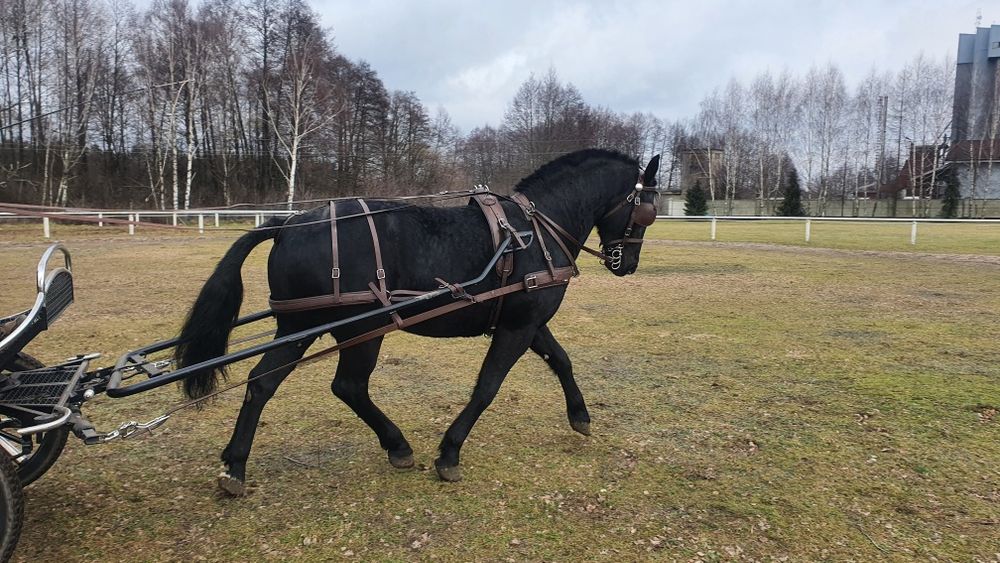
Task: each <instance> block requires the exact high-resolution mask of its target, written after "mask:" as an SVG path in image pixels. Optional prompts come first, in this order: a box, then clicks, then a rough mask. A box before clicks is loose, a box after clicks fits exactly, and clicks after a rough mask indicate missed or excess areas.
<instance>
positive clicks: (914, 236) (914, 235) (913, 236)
mask: <svg viewBox="0 0 1000 563" xmlns="http://www.w3.org/2000/svg"><path fill="white" fill-rule="evenodd" d="M910 244H917V221H916V220H914V221H913V223H912V224H911V225H910Z"/></svg>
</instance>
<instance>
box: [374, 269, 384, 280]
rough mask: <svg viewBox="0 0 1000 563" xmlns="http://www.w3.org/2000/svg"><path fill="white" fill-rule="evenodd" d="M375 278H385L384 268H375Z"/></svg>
mask: <svg viewBox="0 0 1000 563" xmlns="http://www.w3.org/2000/svg"><path fill="white" fill-rule="evenodd" d="M375 279H379V280H384V279H385V270H384V269H382V268H379V269H377V270H375Z"/></svg>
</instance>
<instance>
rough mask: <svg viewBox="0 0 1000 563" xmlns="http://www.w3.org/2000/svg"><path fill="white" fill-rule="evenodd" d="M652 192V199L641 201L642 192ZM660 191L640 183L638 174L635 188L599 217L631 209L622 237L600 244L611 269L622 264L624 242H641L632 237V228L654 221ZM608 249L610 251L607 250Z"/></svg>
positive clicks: (650, 223) (604, 217)
mask: <svg viewBox="0 0 1000 563" xmlns="http://www.w3.org/2000/svg"><path fill="white" fill-rule="evenodd" d="M644 192H646V193H652V194H653V201H642V194H643V193H644ZM659 195H660V192H659V191H657V190H656V188H654V187H651V186H650V187H646V186H645V185H644V184H643V183H642V177H641V176H640V178H639V181H638V182H636V184H635V189H634V190H633V191H632V192H630V193H629V194H628V197H626V198H625V200H624V201H622V202H621V203H619V204H618V205H616V206H614V207H612V208H611V211H608V212H607V213H605V214H604V216H603V217H601V220H602V221H603V220H604V219H607V218H608V217H611V216H612V215H614V214H615V213H618V212H619V211H621V210H622V209H629V208H630V209H631V213H630V214H629V218H628V223H627V224H626V225H625V232H624V233H623V234H622V237H621V238H619V239H615V240H612V241H608V242H606V243H604V244H602V245H601V247H602V248H601V249H602V250H603V251H604V252H603V253H602V254H604V255H605V256H606V258H605V261H606V262H608V263H609V267H610V268H611V269H612V270H617V269H618V268H620V267H621V265H622V250H623V249H624V248H625V245H626V244H642V239H641V238H632V230H633V229H635V226H636V225H639V226H641V227H648V226H650V225H652V224H653V222H654V221H656V198H657V197H659ZM609 249H610V253H609V252H608V251H609Z"/></svg>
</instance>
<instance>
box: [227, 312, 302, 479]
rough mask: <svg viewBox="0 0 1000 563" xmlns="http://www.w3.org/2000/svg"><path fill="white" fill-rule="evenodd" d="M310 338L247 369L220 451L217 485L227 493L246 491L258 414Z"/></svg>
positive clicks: (280, 350) (299, 356)
mask: <svg viewBox="0 0 1000 563" xmlns="http://www.w3.org/2000/svg"><path fill="white" fill-rule="evenodd" d="M281 336H283V334H282V332H281V331H279V333H278V334H277V335H276V336H275V338H280V337H281ZM313 340H315V339H313V338H311V339H306V340H302V341H299V342H297V343H294V344H289V345H287V346H283V347H281V348H278V349H276V350H271V351H270V352H267V353H266V354H264V357H263V358H261V360H260V362H258V363H257V365H256V366H254V368H253V370H251V371H250V375H249V376H248V378H249V379H251V380H252V381H250V383H248V384H247V391H246V396H245V397H244V398H243V406H242V407H241V408H240V414H239V417H237V419H236V428H234V429H233V436H232V438H230V439H229V445H228V446H226V449H224V450H222V462H223V463H224V464H225V466H226V467H225V469H224V470H223V472H222V474H221V475H219V480H218V484H219V488H221V489H222V490H223V491H225V492H226V493H228V494H230V495H233V496H242V495H243V493H244V492H246V487H245V485H244V483H245V482H246V467H247V458H249V457H250V446H251V445H252V444H253V437H254V433H255V432H256V431H257V423H258V422H259V421H260V413H261V411H263V410H264V405H266V404H267V401H268V400H270V399H271V397H273V396H274V392H275V391H277V389H278V386H279V385H281V382H282V381H284V380H285V377H287V376H288V374H289V373H291V372H292V370H293V369H295V366H294V365H292V366H288V365H287V364H289V363H291V362H295V361H297V360H299V359H300V358H302V355H303V354H304V353H305V351H306V349H307V348H309V345H310V344H312V342H313ZM284 366H287V367H284ZM278 368H280V369H278ZM271 370H275V371H274V372H273V373H269V374H268V375H265V376H263V377H260V378H259V379H253V378H255V377H258V376H259V375H260V374H263V373H267V372H269V371H271Z"/></svg>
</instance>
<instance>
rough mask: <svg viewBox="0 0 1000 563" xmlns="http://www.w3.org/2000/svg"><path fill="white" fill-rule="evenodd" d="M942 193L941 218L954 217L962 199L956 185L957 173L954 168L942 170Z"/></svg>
mask: <svg viewBox="0 0 1000 563" xmlns="http://www.w3.org/2000/svg"><path fill="white" fill-rule="evenodd" d="M944 174H945V178H944V194H942V197H941V213H939V216H940V217H941V218H942V219H954V218H955V217H958V206H959V204H960V203H961V201H962V192H961V190H960V189H959V186H958V175H957V174H955V171H954V170H948V171H946V172H944Z"/></svg>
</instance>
